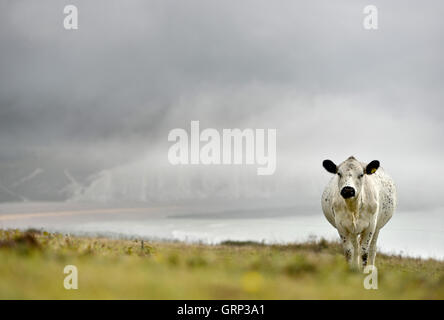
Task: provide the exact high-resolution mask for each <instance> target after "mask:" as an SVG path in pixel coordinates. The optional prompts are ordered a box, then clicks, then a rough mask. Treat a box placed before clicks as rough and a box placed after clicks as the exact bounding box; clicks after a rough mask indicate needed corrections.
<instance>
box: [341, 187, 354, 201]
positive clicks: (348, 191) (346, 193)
mask: <svg viewBox="0 0 444 320" xmlns="http://www.w3.org/2000/svg"><path fill="white" fill-rule="evenodd" d="M341 196H342V197H343V198H344V199H348V198H352V197H354V196H355V189H354V188H353V187H344V188H342V190H341Z"/></svg>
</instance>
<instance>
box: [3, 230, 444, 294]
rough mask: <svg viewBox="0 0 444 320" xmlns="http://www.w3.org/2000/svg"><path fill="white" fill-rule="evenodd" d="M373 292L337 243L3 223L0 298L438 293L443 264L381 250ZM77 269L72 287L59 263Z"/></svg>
mask: <svg viewBox="0 0 444 320" xmlns="http://www.w3.org/2000/svg"><path fill="white" fill-rule="evenodd" d="M376 260H377V267H378V275H379V277H378V286H379V289H378V290H366V289H364V287H363V280H364V278H365V276H366V275H364V274H362V273H358V272H352V271H350V270H349V269H348V267H347V265H346V263H345V261H344V258H343V256H342V254H341V249H340V247H339V245H338V243H331V242H327V241H325V240H321V241H310V242H308V243H303V244H292V245H264V244H260V243H254V242H246V243H237V242H226V243H224V244H222V245H216V246H209V245H190V244H184V243H168V242H164V243H162V242H149V243H147V242H145V243H144V248H143V249H142V245H141V241H137V240H109V239H102V238H77V237H69V236H64V235H61V234H49V233H46V232H36V231H34V232H31V233H30V232H28V233H23V232H20V231H16V230H7V231H2V230H0V299H344V298H348V299H364V298H370V299H443V298H444V262H442V261H436V260H432V259H429V260H422V259H413V258H402V257H399V256H389V255H381V254H379V255H378V257H377V259H376ZM66 265H75V266H76V267H77V268H78V273H79V274H78V276H79V288H78V290H66V289H65V288H64V286H63V280H64V277H65V276H66V275H65V274H64V273H63V269H64V267H65V266H66Z"/></svg>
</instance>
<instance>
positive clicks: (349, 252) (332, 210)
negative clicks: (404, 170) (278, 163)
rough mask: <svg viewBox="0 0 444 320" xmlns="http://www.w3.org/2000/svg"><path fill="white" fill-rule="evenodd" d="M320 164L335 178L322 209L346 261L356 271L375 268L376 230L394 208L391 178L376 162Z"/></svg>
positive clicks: (323, 199) (329, 187)
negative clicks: (341, 247) (367, 266)
mask: <svg viewBox="0 0 444 320" xmlns="http://www.w3.org/2000/svg"><path fill="white" fill-rule="evenodd" d="M322 165H323V166H324V168H325V169H326V170H327V171H328V172H330V173H333V174H334V175H335V176H334V177H333V178H332V179H331V180H330V182H329V184H328V185H327V187H326V188H325V190H324V193H323V194H322V210H323V211H324V215H325V217H326V218H327V220H328V221H329V222H330V223H331V224H332V225H333V227H335V228H336V229H337V230H338V232H339V236H340V237H341V240H342V245H343V248H344V253H345V256H346V258H347V261H348V262H349V264H350V266H351V267H352V268H353V269H356V270H359V269H361V268H362V267H364V266H366V265H367V262H368V264H369V265H374V264H375V256H376V241H377V240H378V234H379V231H380V230H381V228H382V227H383V226H384V225H385V224H386V223H387V222H388V221H389V220H390V218H391V217H392V215H393V212H394V211H395V207H396V188H395V185H394V183H393V181H392V179H391V178H390V177H389V176H388V175H387V174H386V173H385V172H384V170H383V169H382V168H380V167H379V161H377V160H373V161H372V162H370V163H369V164H365V163H362V162H359V161H358V160H356V159H355V158H354V157H350V158H348V159H347V160H345V161H344V162H342V163H341V164H340V165H339V166H336V164H334V163H333V162H332V161H331V160H324V162H323V163H322Z"/></svg>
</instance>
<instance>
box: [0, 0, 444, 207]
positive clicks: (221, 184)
mask: <svg viewBox="0 0 444 320" xmlns="http://www.w3.org/2000/svg"><path fill="white" fill-rule="evenodd" d="M407 3H408V4H407ZM66 4H74V5H76V6H77V7H78V9H79V29H78V30H76V31H67V30H64V28H63V18H64V14H63V7H64V5H66ZM368 4H370V3H369V2H368V1H353V2H351V1H327V0H324V1H321V0H316V1H313V0H310V1H308V0H306V1H295V0H279V1H261V0H259V1H258V0H241V1H239V0H236V1H234V0H224V1H216V0H210V1H208V0H187V1H177V0H176V1H169V0H156V1H153V0H140V1H136V0H125V1H111V0H102V1H98V0H85V1H76V0H72V1H60V0H52V1H48V0H40V1H21V0H13V1H12V0H10V1H2V2H1V3H0V200H3V201H20V200H23V199H28V200H47V199H53V200H60V199H67V198H75V199H83V200H84V199H89V200H91V199H93V200H94V199H96V200H97V199H99V200H105V201H107V200H112V199H129V200H144V201H151V200H164V201H172V200H177V199H191V200H194V199H195V200H196V201H197V199H204V198H208V197H210V198H212V197H221V198H241V199H247V200H248V199H256V198H265V199H270V201H276V202H278V203H279V202H280V201H283V202H285V203H288V204H294V205H298V204H304V205H305V204H307V205H311V204H314V205H316V206H317V205H318V203H319V198H320V194H321V192H322V189H323V187H324V185H325V184H326V183H327V181H328V179H329V178H330V176H329V174H328V173H326V172H325V171H324V169H323V168H322V166H321V163H322V160H324V159H326V158H330V159H332V160H333V161H335V162H336V163H340V162H341V161H342V160H344V159H345V158H347V157H348V156H350V155H354V156H355V157H357V158H358V159H360V160H362V161H365V162H369V161H371V160H373V159H378V160H380V162H381V165H382V166H383V167H384V168H385V170H386V171H387V172H388V173H389V174H391V175H392V176H393V178H394V179H395V182H396V184H397V186H398V190H399V197H400V200H399V202H400V207H403V208H413V207H416V206H419V207H422V206H424V205H427V206H442V185H443V183H444V175H443V174H442V172H443V168H442V165H443V163H444V153H443V150H442V137H443V133H444V126H443V125H442V123H443V120H444V108H443V107H444V106H443V102H444V90H443V84H444V83H443V74H444V70H443V69H444V66H443V65H444V64H443V62H444V58H443V57H444V50H443V49H444V43H443V41H442V39H444V34H443V33H444V21H443V19H442V13H443V9H444V4H443V3H442V1H427V2H422V1H409V2H406V1H401V0H398V1H394V0H393V1H371V4H374V5H376V6H377V8H378V9H379V29H378V30H377V31H368V30H364V29H363V27H362V21H363V18H364V14H363V13H362V11H363V8H364V7H365V6H366V5H368ZM191 120H200V124H201V127H202V128H206V127H212V128H217V129H222V128H275V129H277V146H278V149H277V170H276V173H275V175H274V176H271V177H257V176H256V175H255V172H256V170H255V168H252V170H250V169H251V168H246V167H240V168H239V167H234V166H233V167H224V168H220V167H214V166H213V167H206V168H200V167H198V168H195V167H192V168H184V167H181V168H178V167H171V166H170V165H169V163H168V162H167V152H168V148H169V146H170V145H171V144H170V143H168V141H167V136H168V132H169V131H170V130H171V129H173V128H185V129H186V130H187V131H189V126H190V121H191ZM36 170H37V171H36ZM248 201H249V200H248Z"/></svg>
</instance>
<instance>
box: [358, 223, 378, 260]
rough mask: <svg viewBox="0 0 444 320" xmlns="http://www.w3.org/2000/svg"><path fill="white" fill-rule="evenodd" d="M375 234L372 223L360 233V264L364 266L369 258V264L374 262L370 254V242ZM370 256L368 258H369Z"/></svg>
mask: <svg viewBox="0 0 444 320" xmlns="http://www.w3.org/2000/svg"><path fill="white" fill-rule="evenodd" d="M374 236H375V226H374V224H373V225H371V226H370V227H369V228H367V229H366V230H365V231H364V232H363V233H361V255H360V256H361V259H362V266H363V267H365V266H366V265H367V263H368V261H369V260H370V264H372V263H374V259H372V254H371V252H370V251H371V249H372V248H371V244H372V240H373V237H374ZM369 258H370V259H369Z"/></svg>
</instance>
